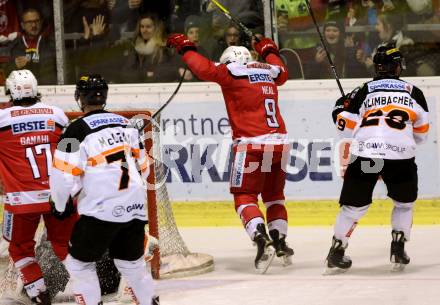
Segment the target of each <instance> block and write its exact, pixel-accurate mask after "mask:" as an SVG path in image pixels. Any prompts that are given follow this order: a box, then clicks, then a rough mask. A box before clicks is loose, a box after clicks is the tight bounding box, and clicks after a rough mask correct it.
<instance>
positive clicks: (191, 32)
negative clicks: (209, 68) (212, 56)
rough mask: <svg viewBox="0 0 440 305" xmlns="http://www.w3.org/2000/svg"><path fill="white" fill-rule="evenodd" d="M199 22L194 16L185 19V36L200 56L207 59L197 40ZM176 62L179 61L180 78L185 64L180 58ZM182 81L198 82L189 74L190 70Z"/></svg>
mask: <svg viewBox="0 0 440 305" xmlns="http://www.w3.org/2000/svg"><path fill="white" fill-rule="evenodd" d="M200 22H201V19H200V17H198V16H196V15H190V16H188V18H186V20H185V34H186V36H187V37H188V39H189V41H191V42H192V43H194V44H195V45H196V46H197V50H198V52H199V53H200V54H202V55H203V56H205V57H208V58H209V56H208V52H207V51H206V50H205V48H204V47H203V46H201V45H200V43H199V42H200V40H199V38H200V36H199V31H200ZM176 60H178V61H179V68H178V72H179V75H180V76H182V74H183V72H184V71H185V68H186V64H185V63H184V62H183V60H181V59H180V58H176ZM184 80H185V81H198V78H197V77H195V76H194V75H193V74H192V73H191V71H190V70H186V72H185V77H184Z"/></svg>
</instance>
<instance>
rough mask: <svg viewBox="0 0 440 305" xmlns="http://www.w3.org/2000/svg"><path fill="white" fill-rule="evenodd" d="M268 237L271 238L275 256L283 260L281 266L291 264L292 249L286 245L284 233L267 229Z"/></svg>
mask: <svg viewBox="0 0 440 305" xmlns="http://www.w3.org/2000/svg"><path fill="white" fill-rule="evenodd" d="M269 235H270V238H272V242H273V246H274V247H275V253H276V255H277V257H279V258H281V259H282V261H283V266H285V267H286V266H289V265H292V256H293V254H294V252H293V249H292V248H290V247H289V246H288V245H287V242H286V235H284V234H281V236H280V232H279V231H278V230H270V231H269Z"/></svg>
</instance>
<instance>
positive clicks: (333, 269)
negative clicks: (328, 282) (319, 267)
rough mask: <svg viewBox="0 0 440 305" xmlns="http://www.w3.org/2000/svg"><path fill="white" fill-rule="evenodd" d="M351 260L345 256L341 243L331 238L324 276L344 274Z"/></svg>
mask: <svg viewBox="0 0 440 305" xmlns="http://www.w3.org/2000/svg"><path fill="white" fill-rule="evenodd" d="M351 263H352V262H351V259H350V257H349V256H346V255H345V248H344V247H343V246H342V241H341V240H339V239H336V238H335V237H334V236H333V241H332V247H331V248H330V251H329V253H328V255H327V259H326V267H327V268H326V270H325V272H324V275H333V274H339V273H343V272H346V271H347V270H348V269H349V268H350V267H351Z"/></svg>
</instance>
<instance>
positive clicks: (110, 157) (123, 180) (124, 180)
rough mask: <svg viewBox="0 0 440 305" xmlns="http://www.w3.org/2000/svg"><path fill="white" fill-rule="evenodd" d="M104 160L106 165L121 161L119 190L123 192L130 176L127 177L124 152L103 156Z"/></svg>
mask: <svg viewBox="0 0 440 305" xmlns="http://www.w3.org/2000/svg"><path fill="white" fill-rule="evenodd" d="M105 159H106V161H107V163H108V164H110V163H113V162H117V161H121V170H122V175H121V179H120V180H119V190H120V191H121V190H124V189H126V188H127V187H128V181H130V176H129V175H128V164H127V159H126V158H125V153H124V151H122V150H121V151H118V152H115V153H113V154H110V155H107V156H105Z"/></svg>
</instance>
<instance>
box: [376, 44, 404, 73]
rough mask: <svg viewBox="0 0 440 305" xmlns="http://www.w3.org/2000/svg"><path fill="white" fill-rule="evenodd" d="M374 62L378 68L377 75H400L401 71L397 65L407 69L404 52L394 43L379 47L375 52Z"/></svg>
mask: <svg viewBox="0 0 440 305" xmlns="http://www.w3.org/2000/svg"><path fill="white" fill-rule="evenodd" d="M373 62H374V65H375V69H376V75H381V76H399V75H400V71H397V67H399V66H400V67H401V68H402V70H404V69H405V61H404V58H403V55H402V53H401V52H400V51H399V49H398V48H396V47H395V45H394V44H392V43H391V44H387V45H385V46H381V47H379V48H378V49H377V51H376V54H374V57H373Z"/></svg>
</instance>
